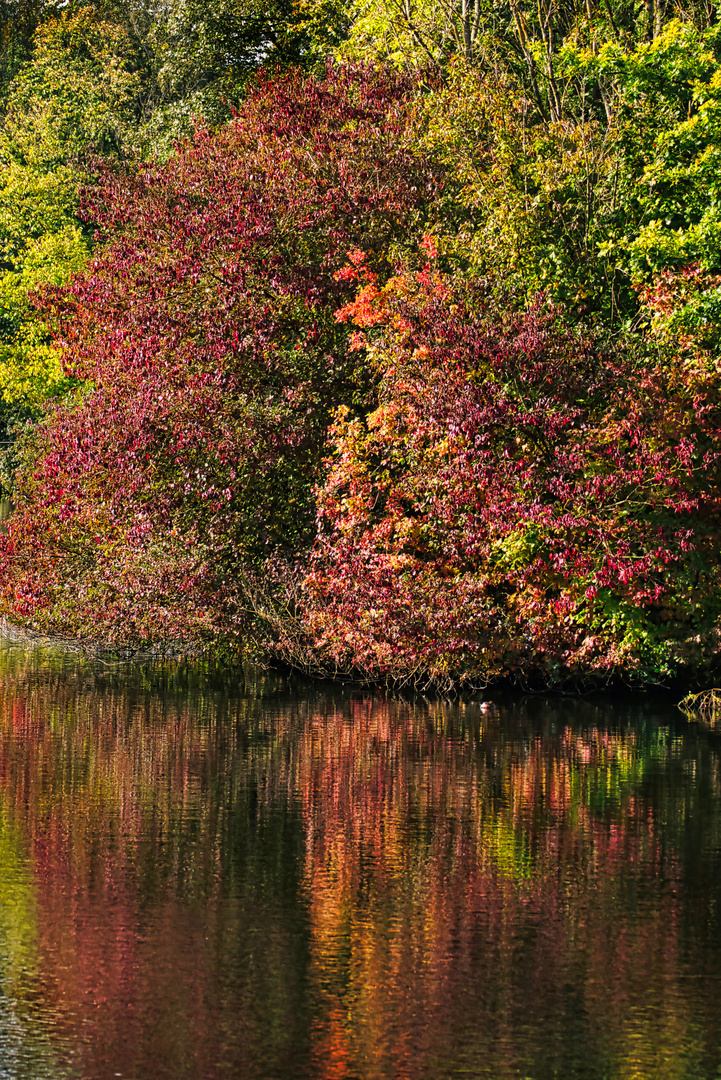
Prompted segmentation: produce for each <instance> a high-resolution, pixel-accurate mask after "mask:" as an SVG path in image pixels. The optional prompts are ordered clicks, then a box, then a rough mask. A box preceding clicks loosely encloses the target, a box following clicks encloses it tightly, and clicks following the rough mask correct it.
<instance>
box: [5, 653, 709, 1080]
mask: <svg viewBox="0 0 721 1080" xmlns="http://www.w3.org/2000/svg"><path fill="white" fill-rule="evenodd" d="M720 825H721V779H720V776H719V743H718V742H717V741H716V740H715V737H714V736H713V735H709V734H708V733H706V732H701V731H698V730H696V729H695V728H693V727H691V728H689V727H688V726H687V725H686V723H685V721H683V720H682V718H681V717H680V716H679V717H678V718H677V716H676V713H675V712H674V711H673V710H672V709H670V708H664V707H663V706H662V705H659V704H646V705H645V706H643V707H642V706H640V705H638V704H636V705H633V706H631V705H626V706H615V707H610V706H607V705H606V706H600V705H594V704H590V703H577V702H560V703H559V702H557V703H549V702H542V701H536V702H530V703H529V702H524V703H521V702H516V703H513V702H508V703H507V704H503V705H501V707H500V708H499V710H498V711H497V712H496V713H494V714H493V715H491V716H488V715H487V714H482V713H481V712H480V711H479V710H478V708H477V707H476V706H474V705H472V704H469V705H466V706H456V707H451V706H444V705H441V704H435V705H434V704H417V705H414V706H411V705H403V704H399V703H395V704H393V703H388V702H384V701H382V700H380V699H377V698H373V697H371V696H368V695H364V694H357V693H351V692H348V691H338V690H330V689H327V688H326V689H321V690H319V689H317V688H310V689H308V688H300V687H298V686H294V685H289V684H288V683H287V682H286V681H285V680H283V679H281V678H275V677H270V676H256V677H251V678H248V677H241V676H240V675H239V674H238V673H226V674H224V675H222V676H219V675H217V674H214V673H209V672H207V671H205V672H204V671H202V670H200V669H198V668H183V667H178V666H171V665H166V666H156V667H152V668H150V667H148V668H145V669H135V670H134V669H130V668H127V667H126V668H121V667H117V668H115V667H112V666H107V667H106V666H102V665H98V664H95V665H94V664H91V663H89V662H84V661H81V660H79V659H77V658H68V657H59V656H58V657H53V656H52V655H51V654H49V653H47V652H41V651H37V650H31V649H27V648H24V647H23V648H21V647H18V646H10V645H8V646H6V648H5V649H4V651H0V980H1V983H0V1061H2V1062H3V1065H2V1066H0V1077H3V1076H4V1075H6V1074H7V1075H8V1076H13V1077H25V1076H28V1077H37V1078H41V1077H46V1076H48V1077H49V1076H52V1077H61V1076H67V1077H81V1078H83V1080H96V1078H97V1080H101V1078H102V1080H104V1078H105V1077H114V1076H124V1077H133V1078H136V1080H145V1078H151V1077H152V1078H156V1077H157V1078H161V1077H168V1078H173V1080H177V1078H184V1077H188V1078H191V1077H193V1078H195V1077H198V1078H200V1077H202V1078H204V1080H205V1078H208V1080H210V1078H216V1077H217V1078H231V1077H232V1078H236V1077H248V1078H257V1077H258V1078H259V1077H269V1078H270V1077H273V1078H284V1077H299V1078H302V1077H313V1078H327V1080H331V1078H335V1077H338V1078H348V1080H350V1078H362V1080H366V1078H368V1080H371V1078H386V1077H393V1078H399V1080H400V1078H408V1080H415V1078H424V1077H428V1078H433V1080H436V1078H441V1077H444V1078H445V1077H448V1078H455V1077H461V1076H470V1077H493V1078H503V1077H513V1078H523V1077H532V1078H534V1080H536V1078H538V1080H546V1078H549V1080H550V1078H552V1077H562V1078H574V1077H579V1078H580V1077H583V1078H592V1080H596V1078H598V1080H601V1078H614V1080H615V1078H619V1080H621V1078H623V1080H625V1078H631V1077H654V1078H655V1077H658V1078H662V1080H666V1078H668V1080H690V1078H694V1077H699V1078H704V1080H705V1078H709V1080H710V1078H714V1077H717V1076H718V1075H719V1073H720V1072H721V1034H719V1032H721V1024H720V1023H719V1021H720V1020H721V1015H719V1014H720V1013H721V993H719V991H720V990H721V986H719V975H718V972H719V971H721V934H720V930H721V926H720V925H719V903H718V901H719V889H720V886H719V882H721V875H720V874H719V870H720V869H721V867H720V866H719V849H720V847H721V828H720ZM3 1067H4V1068H5V1070H6V1072H5V1073H3V1071H2V1068H3Z"/></svg>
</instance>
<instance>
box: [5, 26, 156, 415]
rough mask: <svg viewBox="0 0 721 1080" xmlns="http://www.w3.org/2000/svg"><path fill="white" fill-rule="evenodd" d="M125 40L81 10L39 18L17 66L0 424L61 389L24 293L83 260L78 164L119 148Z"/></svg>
mask: <svg viewBox="0 0 721 1080" xmlns="http://www.w3.org/2000/svg"><path fill="white" fill-rule="evenodd" d="M132 64H133V54H132V49H131V47H130V43H129V41H128V39H127V37H126V35H125V33H124V32H123V30H122V29H121V28H119V27H118V26H117V25H116V24H115V23H112V22H108V21H103V20H98V18H97V16H96V15H95V13H94V12H93V11H92V10H89V9H84V8H81V9H80V10H78V11H77V12H74V13H63V14H61V15H60V16H58V17H57V18H54V19H52V20H50V21H49V22H46V23H45V24H44V25H43V26H42V27H41V29H40V30H39V31H38V33H37V35H36V38H35V48H34V53H33V57H32V59H31V60H30V61H28V62H27V63H26V64H25V65H24V66H23V67H22V68H21V69H20V71H19V73H18V75H17V76H16V78H15V79H14V81H13V83H12V85H11V87H10V92H9V96H8V101H7V106H6V112H5V117H4V121H3V126H2V130H1V131H0V165H1V166H2V172H1V174H0V255H1V257H2V267H3V269H2V272H1V273H0V395H1V396H2V400H3V402H4V405H5V418H6V423H7V422H8V420H9V419H12V418H13V416H17V415H23V414H24V413H27V412H28V411H31V412H32V411H36V410H37V409H38V408H39V407H40V405H41V404H42V402H43V400H44V399H45V398H46V397H47V396H48V395H49V394H54V393H57V392H59V391H61V390H62V389H63V387H64V386H66V385H67V380H65V379H64V378H63V376H62V373H61V370H60V363H59V358H58V352H57V349H56V348H55V346H54V345H53V344H52V343H51V340H50V328H49V327H48V326H47V324H46V323H45V322H44V321H43V319H42V318H39V317H38V315H37V313H36V311H35V308H34V305H33V296H34V295H35V293H36V292H37V291H38V290H39V289H41V288H42V287H43V286H46V285H55V286H59V285H62V284H65V283H66V282H67V281H69V280H70V278H71V277H72V276H73V275H74V274H75V273H77V272H78V271H79V270H80V269H81V268H82V267H83V266H84V265H85V263H86V261H87V257H88V251H89V237H88V234H87V231H86V230H84V229H83V228H82V227H81V225H80V223H79V221H78V218H77V210H78V201H79V188H80V185H81V183H82V182H83V180H84V178H85V175H86V174H85V171H84V167H83V161H84V159H86V158H87V155H89V154H91V153H108V152H115V153H117V152H119V151H121V150H122V147H123V144H124V141H125V139H126V137H127V134H128V132H129V131H130V129H131V126H132V122H133V109H134V103H135V100H136V97H137V94H138V90H139V80H138V75H137V74H136V73H135V72H134V71H133V70H132Z"/></svg>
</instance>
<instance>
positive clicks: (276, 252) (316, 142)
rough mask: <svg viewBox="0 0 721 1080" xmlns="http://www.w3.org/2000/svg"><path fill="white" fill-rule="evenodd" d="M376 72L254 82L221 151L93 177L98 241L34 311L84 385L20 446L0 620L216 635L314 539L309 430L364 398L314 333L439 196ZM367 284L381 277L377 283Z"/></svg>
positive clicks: (362, 387)
mask: <svg viewBox="0 0 721 1080" xmlns="http://www.w3.org/2000/svg"><path fill="white" fill-rule="evenodd" d="M409 90H410V84H409V83H408V82H407V81H405V80H404V79H403V78H401V77H397V76H395V75H392V74H379V73H376V72H372V71H370V70H367V69H348V68H331V69H329V71H328V73H327V75H326V77H325V78H323V79H310V80H304V79H302V78H301V76H300V75H298V74H291V75H288V76H285V77H283V78H274V79H271V78H262V79H261V80H260V81H259V82H258V85H257V86H256V88H255V90H254V92H253V93H251V94H250V96H249V98H248V100H247V101H246V103H245V105H244V107H243V109H242V110H241V112H240V113H239V114H238V116H237V117H236V119H235V120H234V121H233V122H232V123H231V124H229V125H228V126H227V127H226V128H225V129H224V130H223V131H222V132H221V133H220V134H213V133H210V132H208V131H203V130H199V131H198V132H197V133H196V137H195V139H194V141H193V142H192V143H191V144H190V145H187V146H183V147H180V148H179V150H178V153H177V156H176V157H174V158H173V159H172V160H171V161H169V162H168V163H167V164H166V165H149V166H143V167H142V168H137V169H136V168H131V169H129V170H127V171H124V172H112V171H108V170H107V169H105V170H103V171H102V172H101V179H100V184H99V186H98V188H97V189H95V190H93V191H90V192H89V193H88V195H87V196H86V212H87V214H88V216H89V217H90V218H91V219H93V220H95V221H97V222H98V229H99V232H98V237H99V239H100V240H102V241H104V242H105V246H104V247H101V248H100V253H99V255H98V257H97V258H96V260H95V261H94V263H93V264H92V266H91V267H90V270H89V272H88V273H87V274H86V276H84V277H82V278H81V279H80V280H78V281H76V282H75V284H74V285H73V286H72V287H71V288H69V289H67V290H61V291H58V292H57V293H55V294H48V295H47V296H46V297H45V304H46V306H47V307H48V308H49V310H50V312H51V314H52V316H53V318H54V320H55V323H56V326H57V332H58V338H59V340H60V342H61V344H62V345H63V348H64V355H65V367H66V371H67V372H68V373H69V374H73V375H75V376H77V377H79V378H80V379H82V380H87V381H88V383H89V386H88V389H87V391H86V393H85V394H84V396H81V397H80V398H79V400H73V401H65V402H63V403H61V404H58V405H56V406H54V407H53V408H52V409H50V411H49V412H48V415H47V417H46V419H45V421H44V422H43V423H42V424H41V425H40V426H39V428H38V429H37V430H36V431H35V432H34V433H33V434H31V435H30V436H28V439H27V440H26V444H25V447H24V450H23V458H24V461H23V465H22V468H21V470H20V473H19V476H18V493H17V498H18V511H17V512H16V514H15V516H14V518H13V521H12V525H11V529H10V534H9V536H8V537H6V538H4V539H3V540H2V541H1V542H0V577H1V579H2V583H3V590H4V598H5V599H4V606H5V610H6V612H7V613H8V614H9V615H10V616H11V617H18V616H19V617H22V618H23V619H25V620H30V621H33V622H35V623H37V624H38V625H42V626H43V627H45V628H48V629H55V630H65V631H70V632H74V633H82V634H84V635H89V636H115V637H126V636H130V637H133V636H136V637H137V636H141V637H145V636H147V637H168V636H170V637H174V636H182V635H185V634H188V633H192V634H195V635H197V634H201V635H205V634H211V635H212V634H214V633H215V632H216V631H218V629H219V628H220V626H221V625H222V626H223V627H225V629H226V630H227V629H228V626H229V625H235V624H236V623H238V621H241V622H242V610H241V608H242V604H243V601H242V582H243V577H244V574H245V573H247V572H248V570H249V568H252V567H253V566H256V565H258V564H259V563H261V562H262V560H263V558H264V557H266V556H267V555H268V554H269V553H270V552H276V551H278V550H280V551H285V552H296V551H299V550H302V549H303V548H304V546H307V544H308V543H309V542H310V540H311V539H312V531H313V517H314V510H313V484H314V482H316V481H317V479H318V475H319V474H318V468H319V465H320V462H321V459H322V454H323V448H324V441H325V438H326V432H327V425H328V416H329V410H330V409H331V408H332V407H334V406H336V405H338V404H339V403H341V402H352V401H356V402H358V401H361V400H363V398H364V397H365V396H366V395H367V393H368V389H369V386H370V380H369V376H368V373H367V371H364V369H363V365H362V363H360V362H359V358H358V357H357V356H352V355H351V356H349V353H348V349H347V338H348V331H347V329H346V328H345V327H343V326H342V325H340V324H339V323H337V322H336V321H335V320H334V318H333V312H334V311H335V309H336V308H337V307H338V305H339V304H341V303H343V301H344V300H347V299H349V298H350V295H351V292H350V291H349V290H352V289H353V287H354V286H353V284H352V282H343V281H342V280H338V279H337V278H336V276H335V272H336V271H337V270H338V269H339V268H340V267H341V266H342V265H344V264H345V261H346V253H347V252H348V251H349V250H350V249H354V250H357V249H361V250H362V251H363V252H364V257H365V258H368V259H369V261H370V262H371V263H372V264H373V266H374V267H375V269H376V271H377V272H378V273H380V274H381V275H382V274H383V273H384V268H385V267H386V266H387V262H386V260H387V252H388V247H389V244H390V242H391V240H395V241H396V242H398V241H399V238H400V239H401V240H402V237H403V236H404V235H405V234H406V233H408V232H414V231H415V229H416V225H417V221H419V220H421V219H422V216H423V213H424V207H426V206H427V205H428V202H429V199H430V198H431V197H432V195H433V193H434V191H435V186H436V179H435V177H434V175H433V173H432V171H431V169H430V168H429V166H428V165H427V164H426V163H425V162H424V161H422V160H420V159H419V158H418V157H417V156H416V155H415V154H414V153H413V152H412V150H411V148H410V138H409V137H408V136H407V134H406V114H405V104H404V102H405V98H406V96H407V94H408V92H409ZM386 272H387V271H386Z"/></svg>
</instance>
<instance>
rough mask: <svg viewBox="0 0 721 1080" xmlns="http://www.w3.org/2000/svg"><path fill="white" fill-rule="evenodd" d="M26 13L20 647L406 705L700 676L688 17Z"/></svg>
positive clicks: (542, 12)
mask: <svg viewBox="0 0 721 1080" xmlns="http://www.w3.org/2000/svg"><path fill="white" fill-rule="evenodd" d="M15 7H17V5H12V4H6V5H5V7H2V6H1V5H0V33H1V34H2V63H3V65H4V66H3V69H2V71H3V73H4V74H3V78H4V79H5V83H4V84H3V85H4V86H5V90H4V91H3V108H4V114H3V122H2V130H1V131H0V158H2V163H3V178H2V182H1V183H0V244H1V245H2V252H3V263H2V268H1V269H0V394H1V395H2V400H3V403H4V404H3V412H2V420H3V425H4V428H5V430H6V431H7V438H6V451H5V453H4V465H3V475H4V477H5V479H4V485H5V488H6V492H7V493H8V494H10V496H11V498H12V501H13V503H14V505H15V509H14V513H13V515H12V517H11V519H10V522H9V526H8V531H7V533H6V534H5V535H4V536H3V537H2V539H1V540H0V595H1V597H2V609H3V611H4V613H5V614H6V615H7V616H8V617H9V618H11V619H14V620H20V621H23V622H25V623H26V624H27V625H30V626H32V627H35V628H36V629H39V630H42V631H44V632H52V633H56V634H66V635H67V634H71V635H75V636H78V637H80V638H82V639H85V640H87V641H89V642H94V643H106V644H107V643H111V644H113V645H115V646H116V647H136V646H137V645H138V644H141V643H143V644H148V643H149V644H152V645H157V646H160V647H163V648H168V647H170V646H173V647H176V646H180V645H182V646H183V647H197V646H203V647H213V648H216V649H231V650H233V651H234V652H239V653H244V652H247V651H248V650H250V651H251V652H253V653H254V654H255V655H257V654H258V652H260V653H261V654H262V655H264V656H266V657H272V658H275V659H276V660H282V661H284V662H287V663H291V664H293V665H296V666H299V667H302V668H304V669H305V670H310V671H314V672H317V673H326V674H327V673H343V674H347V675H353V676H355V677H359V678H365V679H372V680H377V681H381V682H382V681H386V682H392V683H394V684H397V685H398V684H405V683H408V682H412V683H413V684H414V685H417V686H436V687H450V686H453V687H458V686H461V685H464V684H479V683H487V682H488V681H491V680H493V679H498V678H513V679H522V680H523V681H525V682H527V683H531V684H534V685H565V686H576V687H580V686H582V687H587V686H592V685H598V684H600V683H605V682H608V681H613V680H618V679H623V680H626V681H629V682H632V683H636V684H654V683H659V682H669V681H672V680H680V681H684V682H689V681H691V682H694V681H696V682H707V681H708V680H709V679H711V678H712V677H713V675H714V672H715V671H717V670H718V668H719V666H721V662H720V659H719V646H720V641H719V627H720V624H719V619H720V618H721V568H720V566H719V534H720V532H721V506H720V504H719V480H720V473H719V469H720V468H721V465H720V464H719V454H720V452H721V445H720V440H719V432H720V430H721V426H720V423H719V421H720V420H721V417H720V416H719V408H720V405H719V401H720V398H719V390H720V389H721V388H720V386H719V379H720V378H721V370H720V364H719V312H720V311H721V276H719V275H720V274H721V246H720V244H719V237H720V236H721V224H720V223H721V211H720V209H719V206H720V205H721V203H720V202H719V197H718V195H719V181H718V176H719V168H718V161H719V155H720V154H721V128H720V127H719V117H720V116H721V112H720V111H719V102H720V101H721V98H719V87H721V63H720V61H721V37H720V35H721V31H720V30H719V24H718V21H717V18H716V9H715V8H714V7H712V6H705V5H702V4H698V5H695V6H694V5H689V6H688V7H687V8H684V9H682V8H676V9H674V11H673V12H671V11H667V10H666V9H665V8H664V7H663V6H662V5H660V4H657V3H655V2H653V0H649V3H646V4H643V5H638V6H636V7H634V6H633V5H628V4H626V3H625V2H619V0H612V2H611V3H608V2H605V0H604V2H603V3H600V4H598V5H594V4H593V3H589V4H584V5H575V4H562V5H554V6H548V7H547V9H546V8H545V7H544V5H543V4H541V5H540V6H538V7H535V6H534V7H530V6H524V5H522V4H520V3H517V2H516V0H510V3H509V4H504V3H499V4H495V5H490V6H488V5H482V4H480V3H478V4H476V5H475V6H473V7H471V6H469V5H467V4H466V3H465V0H464V3H463V5H460V4H459V5H455V4H453V3H445V2H441V3H435V2H430V3H427V2H426V0H423V2H422V3H419V4H417V5H416V6H414V5H412V4H407V3H404V4H403V5H398V6H397V8H396V6H394V5H393V4H383V5H375V4H374V3H373V2H372V0H370V2H367V0H363V2H362V0H358V2H357V3H356V5H355V6H354V7H353V8H352V9H350V11H348V10H346V9H344V12H343V13H341V12H340V10H339V9H337V7H336V6H334V4H333V3H332V2H330V0H323V2H317V3H314V2H310V0H309V2H308V3H306V4H302V5H298V4H293V5H285V6H284V5H283V4H278V5H275V6H273V7H272V8H270V9H269V8H268V6H267V5H265V6H263V8H262V10H261V8H256V7H254V6H253V5H252V4H248V5H238V4H235V3H233V4H230V3H229V4H220V5H213V6H212V8H209V7H208V6H207V5H203V6H201V5H193V4H187V3H185V4H177V5H175V4H173V3H170V4H168V5H165V6H163V8H162V11H161V9H160V7H157V6H155V5H151V4H145V3H144V2H143V0H137V2H135V0H134V2H133V3H131V4H117V5H116V4H114V3H113V2H112V0H107V2H105V3H102V4H100V3H84V4H83V3H71V4H69V5H67V6H62V5H59V6H57V7H53V6H51V5H44V6H43V5H35V6H33V5H28V6H27V9H26V8H25V7H22V5H20V7H22V12H23V16H22V20H20V19H19V18H18V19H17V20H13V19H12V18H10V16H9V15H8V12H9V11H10V8H13V10H14V9H15ZM20 7H18V11H20ZM6 9H7V11H6ZM672 16H673V17H672ZM23 20H24V21H23ZM23 27H24V28H25V29H23ZM0 89H1V87H0Z"/></svg>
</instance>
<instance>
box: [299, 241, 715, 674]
mask: <svg viewBox="0 0 721 1080" xmlns="http://www.w3.org/2000/svg"><path fill="white" fill-rule="evenodd" d="M354 276H355V277H356V278H358V279H359V280H360V282H361V289H360V291H359V293H358V296H357V298H356V300H355V302H353V303H351V304H349V305H347V306H346V307H345V308H344V309H343V310H342V311H341V312H340V313H339V317H340V318H343V319H345V318H352V319H353V320H354V321H355V322H356V323H357V324H358V325H359V326H361V327H362V328H363V333H364V334H365V338H364V341H365V343H366V345H367V346H368V347H369V349H370V355H371V357H372V358H373V359H374V362H375V364H376V365H377V368H378V372H379V374H380V376H381V380H382V381H381V391H380V404H379V407H378V409H377V410H376V411H375V412H373V413H372V414H371V415H370V416H369V417H368V418H367V420H365V421H363V420H361V419H351V418H350V417H349V416H348V414H347V413H342V414H341V415H340V417H339V420H338V423H337V425H336V428H335V439H336V450H337V454H336V457H335V459H334V460H333V462H332V469H331V472H330V475H329V479H328V481H327V483H326V485H325V487H324V489H323V491H322V493H321V499H320V511H319V537H318V541H317V545H316V551H315V555H314V569H313V572H312V574H311V576H310V578H309V581H308V585H309V589H310V594H311V597H312V600H311V607H310V611H309V620H310V625H311V626H312V628H313V632H314V634H315V638H316V642H317V644H318V646H319V647H320V648H321V649H322V650H325V651H327V652H329V653H330V654H331V655H332V656H333V658H334V660H335V662H336V663H338V664H339V665H340V666H341V667H343V668H345V669H347V670H355V671H357V672H361V673H363V674H365V675H366V676H373V677H376V678H388V677H391V678H395V679H397V680H400V681H403V680H405V679H408V678H415V679H416V680H421V681H425V682H428V681H431V682H436V683H443V682H444V681H451V682H453V681H458V680H463V679H464V678H465V679H470V680H474V679H475V680H481V681H482V680H485V679H489V678H491V677H493V676H497V675H502V674H516V675H517V674H519V673H524V672H525V674H526V675H527V676H529V677H533V676H536V677H540V678H541V679H542V680H543V681H544V682H546V683H547V682H556V681H564V680H568V679H581V680H583V679H586V678H588V677H589V676H590V677H591V678H594V677H598V676H603V677H604V678H606V677H609V676H612V675H614V674H617V673H623V674H625V675H626V676H632V677H634V676H635V677H637V678H641V679H658V678H663V677H668V676H669V675H670V674H672V672H673V671H674V670H675V669H676V667H677V665H678V663H679V662H681V661H682V660H683V658H684V655H685V654H686V653H687V652H688V641H687V639H688V638H689V637H692V636H695V637H696V638H697V642H696V644H697V645H698V648H697V650H696V651H697V653H699V656H697V657H696V659H697V660H698V659H699V657H700V656H701V654H702V651H703V649H704V648H706V650H707V653H709V655H710V653H712V652H713V651H714V650H715V649H716V648H717V641H716V639H715V636H714V634H715V631H714V623H715V620H716V617H717V613H718V607H719V604H718V597H719V588H718V586H719V575H718V554H717V552H718V538H719V524H720V523H721V513H720V512H721V502H720V501H719V489H718V485H717V481H716V477H717V476H718V462H719V455H720V452H721V441H720V439H719V431H720V430H721V426H720V421H721V413H720V409H719V404H718V401H719V397H718V376H717V377H716V380H715V381H713V380H711V379H710V377H706V376H707V375H708V373H706V375H705V376H704V377H703V378H702V377H701V375H700V374H699V372H698V371H696V370H695V369H694V370H686V371H682V370H679V368H678V366H676V367H672V368H671V369H669V370H666V369H665V368H664V367H663V365H662V364H661V363H660V362H659V363H658V364H657V365H655V366H653V365H651V366H650V367H649V365H648V362H645V363H641V362H636V361H634V358H633V357H632V356H630V355H625V356H624V355H613V354H611V353H609V352H603V351H602V350H600V349H599V348H597V347H596V346H595V345H594V343H593V342H592V341H591V340H589V339H588V338H584V337H583V336H581V335H580V334H578V333H575V332H570V331H569V330H566V329H564V328H563V325H562V322H561V321H560V317H559V314H558V313H556V312H554V311H553V310H551V309H548V308H544V306H543V304H542V303H540V302H539V303H538V304H537V305H536V307H534V308H533V309H531V310H530V311H528V312H526V313H525V314H523V315H516V316H511V317H508V316H506V317H503V316H502V315H501V314H499V313H498V312H495V313H494V312H493V311H492V310H491V307H490V300H489V298H488V297H487V296H486V295H484V294H483V292H482V291H480V290H475V291H474V290H466V291H463V290H462V289H461V288H460V287H457V286H455V287H454V286H453V283H452V282H449V281H447V280H444V279H443V278H442V277H441V276H440V275H438V274H437V273H435V272H434V270H433V269H432V266H431V265H427V266H426V267H425V268H424V269H423V271H422V272H421V273H419V274H411V273H406V274H404V275H402V276H399V277H398V278H396V279H393V280H391V281H389V282H388V283H387V284H386V285H385V286H384V287H382V288H379V287H378V285H377V283H376V282H375V281H374V279H373V277H372V275H371V276H368V275H365V276H364V275H363V273H362V267H361V268H360V270H359V268H358V265H357V262H356V264H355V265H354ZM704 620H705V621H704ZM702 622H703V625H702ZM704 634H706V637H705V639H704V640H702V638H703V636H704Z"/></svg>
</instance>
